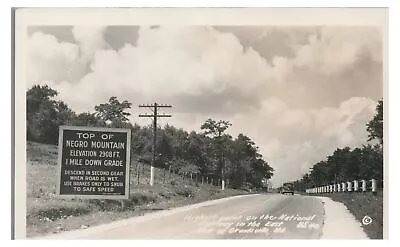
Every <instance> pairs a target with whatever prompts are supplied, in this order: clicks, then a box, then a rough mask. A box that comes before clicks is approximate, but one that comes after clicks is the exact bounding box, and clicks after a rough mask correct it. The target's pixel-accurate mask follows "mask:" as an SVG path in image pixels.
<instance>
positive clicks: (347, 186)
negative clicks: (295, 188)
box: [306, 179, 378, 194]
mask: <svg viewBox="0 0 400 247" xmlns="http://www.w3.org/2000/svg"><path fill="white" fill-rule="evenodd" d="M367 184H369V185H367ZM377 185H378V184H377V180H376V179H370V180H368V181H367V180H354V181H347V182H341V183H337V184H327V185H323V186H319V187H314V188H309V189H306V193H307V194H319V193H336V192H353V191H354V192H367V191H372V192H377V189H378V186H377Z"/></svg>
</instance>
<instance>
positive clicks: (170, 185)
mask: <svg viewBox="0 0 400 247" xmlns="http://www.w3.org/2000/svg"><path fill="white" fill-rule="evenodd" d="M26 165H27V188H26V189H27V205H26V206H27V215H26V220H27V223H26V227H27V237H35V236H40V235H44V234H49V233H56V232H61V231H69V230H73V229H82V228H87V227H90V226H95V225H99V224H104V223H109V222H112V221H115V220H119V219H126V218H128V217H134V216H140V215H144V214H145V213H148V212H154V211H158V210H165V209H169V208H175V207H180V206H185V205H189V204H194V203H199V202H203V201H207V200H212V199H218V198H223V197H229V196H234V195H241V194H248V192H246V191H244V190H234V189H229V188H228V189H225V190H224V191H221V190H220V189H219V188H218V187H216V186H213V185H209V184H201V182H200V181H197V182H196V181H194V180H193V181H191V180H190V179H187V178H186V179H183V178H182V177H180V176H178V175H176V174H172V173H168V172H167V174H165V173H164V171H163V170H161V169H155V181H160V182H159V183H156V184H155V185H154V186H153V187H150V186H149V185H147V184H148V180H149V177H150V171H149V167H147V166H143V165H142V166H140V165H138V164H137V163H135V161H132V164H131V174H130V175H131V179H130V181H131V185H130V188H131V189H130V196H129V199H128V200H125V201H124V204H125V206H124V208H122V207H121V201H116V200H94V199H92V200H90V199H86V200H83V199H61V198H58V197H57V195H56V183H57V175H58V174H57V146H54V145H44V144H39V143H33V142H28V143H27V164H26ZM140 168H141V169H140ZM135 169H136V170H135ZM138 176H139V179H138ZM161 181H162V183H161Z"/></svg>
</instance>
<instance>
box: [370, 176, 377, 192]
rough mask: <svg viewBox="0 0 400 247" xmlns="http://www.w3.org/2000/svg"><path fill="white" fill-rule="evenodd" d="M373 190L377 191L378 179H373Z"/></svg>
mask: <svg viewBox="0 0 400 247" xmlns="http://www.w3.org/2000/svg"><path fill="white" fill-rule="evenodd" d="M371 190H372V192H373V193H376V191H377V183H376V179H371Z"/></svg>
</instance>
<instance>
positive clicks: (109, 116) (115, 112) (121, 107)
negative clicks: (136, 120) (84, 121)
mask: <svg viewBox="0 0 400 247" xmlns="http://www.w3.org/2000/svg"><path fill="white" fill-rule="evenodd" d="M131 105H132V103H129V102H128V101H126V100H124V101H122V102H119V101H118V99H117V97H115V96H112V97H111V98H110V99H109V100H108V103H105V104H100V105H96V106H95V107H94V109H95V111H96V116H97V117H99V118H100V119H101V120H103V121H105V122H106V123H107V124H109V125H112V126H113V127H125V126H126V124H128V123H129V119H128V118H127V117H128V116H130V115H131V114H130V113H129V112H126V110H127V109H130V108H131Z"/></svg>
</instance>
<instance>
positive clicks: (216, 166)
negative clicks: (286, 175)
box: [26, 85, 274, 237]
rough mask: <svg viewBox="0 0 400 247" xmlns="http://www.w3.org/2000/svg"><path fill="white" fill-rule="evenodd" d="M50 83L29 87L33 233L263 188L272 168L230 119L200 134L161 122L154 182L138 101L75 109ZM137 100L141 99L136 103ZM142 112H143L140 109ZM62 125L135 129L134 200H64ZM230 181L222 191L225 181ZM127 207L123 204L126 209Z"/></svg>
mask: <svg viewBox="0 0 400 247" xmlns="http://www.w3.org/2000/svg"><path fill="white" fill-rule="evenodd" d="M57 95H58V92H57V91H55V90H53V89H51V88H50V87H48V86H38V85H35V86H33V87H32V88H30V89H29V90H28V91H27V93H26V97H27V119H26V120H27V129H26V131H27V150H26V151H27V164H26V166H27V176H26V177H27V216H26V219H27V235H28V236H29V237H32V236H38V235H42V234H46V233H52V232H61V231H67V230H71V229H78V228H87V227H90V226H93V225H97V224H101V223H106V222H111V221H113V220H116V219H123V218H127V217H131V216H136V215H142V214H144V213H146V212H152V211H157V210H164V209H168V208H173V207H178V206H183V205H187V204H192V203H197V202H201V201H206V200H210V199H218V198H222V197H227V196H233V195H238V194H246V193H249V192H250V191H256V190H260V189H263V188H264V187H265V186H266V185H267V184H266V182H267V181H268V179H270V178H271V177H272V175H273V171H274V169H273V168H272V167H271V166H270V165H269V164H268V162H267V161H265V160H264V159H263V157H262V155H261V154H260V153H259V151H258V147H257V146H256V144H255V143H254V142H253V141H252V140H251V138H250V137H248V136H246V135H244V134H239V135H238V136H237V137H232V136H231V135H229V134H228V133H227V132H228V128H229V127H230V126H231V123H230V122H229V121H226V120H214V119H211V118H209V119H206V120H205V121H204V122H203V123H202V124H201V125H200V124H199V125H200V129H201V131H200V132H195V131H192V132H188V131H185V130H183V129H178V128H175V127H174V126H171V125H165V126H157V128H158V129H157V133H158V135H157V141H156V145H157V155H156V162H155V166H156V169H155V185H154V186H149V179H150V164H151V157H152V142H151V141H152V127H151V124H150V123H149V126H140V125H138V124H136V123H134V124H132V123H131V122H130V120H129V117H130V115H131V113H130V112H128V110H130V109H131V108H132V103H130V102H128V101H126V100H123V101H120V100H118V99H117V98H116V97H114V96H112V97H110V98H109V100H108V102H105V103H103V104H99V105H96V106H94V111H92V112H84V113H79V114H78V113H76V112H74V111H73V110H72V109H71V108H70V107H69V106H68V105H67V104H65V103H64V102H63V101H61V100H56V97H57ZM136 103H139V102H136ZM135 114H137V113H135ZM61 125H70V126H90V127H112V128H129V129H131V133H132V136H131V138H132V139H131V165H130V169H131V171H130V183H131V185H130V188H131V189H130V196H129V200H125V201H123V203H122V201H116V200H88V199H86V200H83V199H78V198H76V199H60V198H59V197H58V196H57V195H56V186H57V176H58V174H57V171H58V164H57V156H58V150H57V141H58V129H59V126H61ZM222 180H224V181H226V183H227V188H226V189H225V190H224V191H222V190H221V188H220V186H219V185H220V183H221V181H222ZM122 206H123V207H122Z"/></svg>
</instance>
